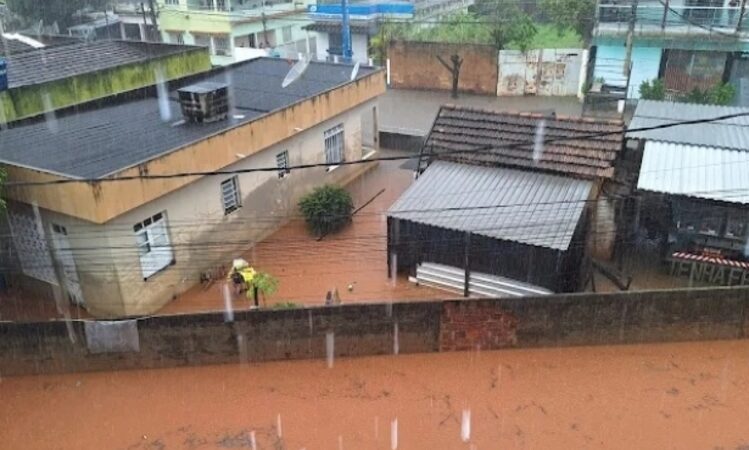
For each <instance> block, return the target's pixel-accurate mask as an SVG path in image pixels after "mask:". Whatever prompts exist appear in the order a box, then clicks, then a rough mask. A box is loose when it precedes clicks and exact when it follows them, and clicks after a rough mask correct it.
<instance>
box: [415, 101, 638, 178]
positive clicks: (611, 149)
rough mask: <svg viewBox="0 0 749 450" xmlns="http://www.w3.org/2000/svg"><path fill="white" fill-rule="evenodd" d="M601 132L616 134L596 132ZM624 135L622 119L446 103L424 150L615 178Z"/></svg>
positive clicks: (497, 163)
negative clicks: (538, 146)
mask: <svg viewBox="0 0 749 450" xmlns="http://www.w3.org/2000/svg"><path fill="white" fill-rule="evenodd" d="M542 121H545V127H544V130H545V131H544V134H543V140H544V142H546V143H545V144H544V145H543V146H542V151H540V152H539V155H536V156H535V158H534V154H533V153H534V140H535V139H536V130H537V128H538V126H539V124H540V123H541V122H542ZM598 133H612V134H607V135H604V136H591V135H596V134H598ZM623 139H624V124H623V123H622V122H621V121H611V120H600V119H587V118H580V117H553V116H548V115H543V114H538V113H512V112H497V111H490V110H484V109H478V108H470V107H463V106H452V105H445V106H443V107H442V108H440V111H439V113H438V114H437V118H436V119H435V121H434V124H433V125H432V129H431V131H430V132H429V135H428V136H427V140H426V143H425V147H424V152H425V154H432V155H433V156H434V157H435V158H436V159H442V160H449V161H454V162H461V163H467V164H478V165H489V166H509V167H518V168H526V169H535V170H542V171H551V172H557V173H563V174H567V175H573V176H579V177H583V178H612V177H613V175H614V161H615V159H616V158H617V156H618V154H619V152H620V150H621V148H622V142H623ZM553 141H556V142H553ZM487 147H491V148H489V149H488V148H487Z"/></svg>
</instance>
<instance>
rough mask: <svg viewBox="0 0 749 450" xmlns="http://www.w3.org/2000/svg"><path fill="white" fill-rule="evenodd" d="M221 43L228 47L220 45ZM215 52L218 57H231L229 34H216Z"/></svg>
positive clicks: (214, 36)
mask: <svg viewBox="0 0 749 450" xmlns="http://www.w3.org/2000/svg"><path fill="white" fill-rule="evenodd" d="M219 43H222V44H223V43H225V44H226V45H219ZM213 52H214V53H215V54H216V55H217V56H231V36H229V35H228V34H214V35H213Z"/></svg>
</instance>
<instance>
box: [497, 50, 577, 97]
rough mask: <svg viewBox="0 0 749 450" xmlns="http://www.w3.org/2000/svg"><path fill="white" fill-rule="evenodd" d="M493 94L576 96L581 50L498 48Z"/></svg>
mask: <svg viewBox="0 0 749 450" xmlns="http://www.w3.org/2000/svg"><path fill="white" fill-rule="evenodd" d="M497 60H498V64H499V67H498V71H497V73H498V77H497V95H498V96H504V95H541V96H565V95H577V93H578V89H579V86H580V68H581V66H582V61H583V50H582V49H579V48H578V49H539V50H528V51H526V52H521V51H520V50H500V51H499V57H498V58H497Z"/></svg>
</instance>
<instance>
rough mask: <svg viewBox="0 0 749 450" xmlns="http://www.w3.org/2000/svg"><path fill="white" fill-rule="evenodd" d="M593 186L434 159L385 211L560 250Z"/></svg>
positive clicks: (496, 237) (557, 178) (449, 227)
mask: <svg viewBox="0 0 749 450" xmlns="http://www.w3.org/2000/svg"><path fill="white" fill-rule="evenodd" d="M592 186H593V184H592V182H590V181H586V180H580V179H574V178H568V177H563V176H557V175H549V174H545V173H540V172H531V171H523V170H516V169H507V168H497V167H483V166H474V165H467V164H459V163H453V162H447V161H436V162H434V163H433V164H432V165H430V166H429V168H427V170H426V171H424V173H423V174H422V175H421V177H419V179H418V180H417V181H416V182H415V183H414V184H412V185H411V186H410V187H409V188H408V189H407V190H406V192H404V193H403V195H401V197H400V198H399V199H398V201H396V202H395V204H394V205H393V206H392V207H391V208H390V210H389V211H388V216H390V217H394V218H398V219H403V220H410V221H412V222H419V223H423V224H426V225H433V226H436V227H442V228H448V229H452V230H460V231H470V232H472V233H476V234H480V235H483V236H488V237H491V238H495V239H503V240H507V241H516V242H521V243H524V244H529V245H535V246H539V247H548V248H551V249H555V250H562V251H564V250H567V248H568V247H569V245H570V241H571V240H572V235H573V234H574V232H575V228H576V227H577V223H578V222H579V220H580V216H581V215H582V212H583V209H584V208H585V202H586V201H587V199H588V196H589V194H590V190H591V187H592Z"/></svg>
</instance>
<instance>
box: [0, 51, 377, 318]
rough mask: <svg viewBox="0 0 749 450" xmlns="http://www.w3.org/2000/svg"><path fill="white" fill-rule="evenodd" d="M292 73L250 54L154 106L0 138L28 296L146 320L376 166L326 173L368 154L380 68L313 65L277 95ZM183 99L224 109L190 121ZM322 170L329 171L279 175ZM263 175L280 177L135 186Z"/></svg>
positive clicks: (26, 128) (113, 108)
mask: <svg viewBox="0 0 749 450" xmlns="http://www.w3.org/2000/svg"><path fill="white" fill-rule="evenodd" d="M289 68H290V64H289V62H287V61H286V60H282V59H275V58H261V59H256V60H252V61H248V62H244V63H240V64H236V65H233V66H229V67H227V68H224V69H220V70H215V71H213V72H210V73H207V74H204V75H199V76H193V77H191V78H190V79H183V80H180V81H179V82H178V84H177V85H172V86H171V90H163V91H162V95H161V97H159V96H158V95H157V94H156V93H155V92H150V91H147V90H146V91H144V93H143V96H144V97H141V98H140V99H135V100H129V101H124V102H123V101H119V102H115V101H114V100H113V103H112V104H110V105H107V106H103V107H97V108H92V109H88V110H81V111H77V112H67V113H63V112H60V113H58V115H57V116H56V117H55V120H54V124H52V123H51V122H50V121H49V120H39V121H36V122H32V123H24V124H20V125H17V126H15V127H12V128H10V129H7V130H4V131H2V132H0V162H2V164H3V165H4V167H5V170H6V171H7V174H8V186H7V188H6V197H7V198H8V222H9V225H10V232H11V233H12V241H13V244H14V247H15V255H16V256H17V262H18V270H17V271H18V272H19V273H20V274H21V279H22V281H23V284H24V286H26V287H27V288H29V289H32V288H33V289H35V290H36V291H37V292H46V293H47V295H50V296H51V294H52V293H53V292H54V291H55V289H54V286H55V285H62V289H59V290H58V292H60V291H62V292H64V293H66V295H67V296H68V297H69V299H70V301H73V302H77V303H79V304H82V305H83V306H84V307H85V308H86V309H87V310H88V311H89V312H90V313H92V314H93V315H95V316H99V317H116V316H129V315H140V314H147V313H151V312H154V311H156V310H158V309H159V308H161V307H162V306H163V305H164V304H166V303H167V302H169V301H170V300H171V299H172V298H173V297H174V296H176V295H178V294H179V293H181V292H183V291H185V290H186V289H187V288H189V287H191V286H193V285H194V284H196V283H198V282H199V279H200V276H201V274H203V273H204V272H205V271H206V270H210V269H211V268H214V267H216V266H217V265H218V264H222V263H225V262H226V261H227V260H230V258H231V257H233V256H236V255H237V254H238V252H241V251H242V250H245V249H247V248H249V247H251V246H252V245H253V243H255V242H257V241H258V240H260V239H263V238H264V237H266V236H267V235H269V234H270V233H272V232H273V231H274V230H275V229H277V228H278V227H279V226H280V225H281V224H282V223H283V222H284V221H285V220H287V218H288V217H289V216H290V215H293V214H296V204H297V201H298V200H299V198H300V197H301V196H302V195H304V194H305V193H307V192H309V191H310V190H311V189H312V188H314V187H315V186H319V185H322V184H325V183H339V184H341V183H345V182H347V181H348V180H350V179H352V178H354V177H356V176H357V175H359V174H360V173H362V171H364V170H366V168H367V166H368V165H370V164H371V163H366V164H354V165H339V166H337V167H336V166H330V164H335V163H337V162H340V161H351V160H358V159H363V158H368V157H370V156H371V155H373V154H374V153H373V152H375V151H376V148H377V138H376V136H377V130H376V123H377V119H376V116H377V97H378V96H379V95H381V94H382V93H384V90H385V81H384V75H383V72H382V71H381V70H377V69H373V68H370V67H362V68H360V69H359V71H358V73H357V74H356V75H355V77H354V79H353V80H352V79H351V75H352V67H351V66H348V65H337V64H330V63H322V62H313V63H311V64H310V66H309V68H308V69H307V71H306V72H305V73H304V74H303V75H302V76H301V77H300V78H299V79H297V80H296V81H295V82H294V83H292V84H291V85H290V86H288V87H286V88H283V87H282V86H281V83H282V80H283V78H284V76H285V75H286V73H287V72H288V71H289ZM222 89H226V96H225V97H221V90H222ZM156 91H157V90H156ZM180 92H182V94H181V93H180ZM185 92H192V93H194V92H204V93H205V92H209V93H211V94H212V95H214V98H223V99H225V103H223V104H224V105H227V107H226V108H225V109H222V107H221V105H222V103H221V102H220V101H219V102H218V103H216V104H215V105H214V106H216V105H218V106H216V107H215V108H214V109H213V110H212V111H213V112H211V111H209V110H205V111H198V112H199V114H197V115H196V114H195V109H194V107H195V105H194V104H188V103H189V102H188V103H186V102H187V100H185V99H186V98H187V97H188V96H186V94H184V93H185ZM190 108H193V109H190ZM209 109H210V108H209ZM190 111H192V112H190ZM222 111H223V112H222ZM216 112H217V114H215V115H212V114H214V113H216ZM42 119H43V118H42ZM47 119H49V114H48V115H47ZM318 163H326V164H328V166H324V167H323V166H321V167H312V168H306V169H295V170H290V171H289V170H287V169H286V167H294V166H298V165H301V164H318ZM268 167H276V168H277V170H273V171H261V172H247V173H234V174H233V173H224V174H212V175H196V176H178V177H167V178H144V177H143V176H145V175H148V176H154V175H170V174H184V173H189V172H201V173H205V172H215V171H222V172H233V171H242V170H246V169H253V168H268ZM29 182H36V183H37V184H29ZM24 183H25V184H24ZM60 278H62V280H60V282H59V283H58V280H59V279H60Z"/></svg>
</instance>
